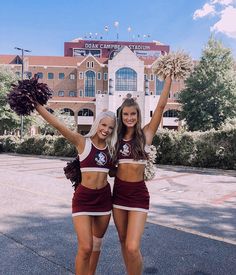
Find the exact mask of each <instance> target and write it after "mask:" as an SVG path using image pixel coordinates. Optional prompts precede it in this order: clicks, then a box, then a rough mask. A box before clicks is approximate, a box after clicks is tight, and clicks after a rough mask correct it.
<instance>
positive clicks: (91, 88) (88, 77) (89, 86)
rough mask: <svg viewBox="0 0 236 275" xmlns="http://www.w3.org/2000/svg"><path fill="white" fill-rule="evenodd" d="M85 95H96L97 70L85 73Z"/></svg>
mask: <svg viewBox="0 0 236 275" xmlns="http://www.w3.org/2000/svg"><path fill="white" fill-rule="evenodd" d="M84 96H88V97H94V96H95V72H93V71H87V72H86V73H85V87H84Z"/></svg>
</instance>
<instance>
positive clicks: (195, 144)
mask: <svg viewBox="0 0 236 275" xmlns="http://www.w3.org/2000/svg"><path fill="white" fill-rule="evenodd" d="M153 145H155V146H156V148H157V158H156V163H159V164H168V165H184V166H195V167H206V168H222V169H233V170H236V128H233V127H231V128H228V129H227V128H226V129H223V130H218V131H215V130H211V131H207V132H176V131H171V130H162V131H160V132H158V134H157V135H156V136H155V137H154V140H153ZM0 152H13V153H21V154H35V155H48V156H62V157H75V156H76V154H77V152H76V149H75V147H74V146H73V145H72V144H70V143H69V142H68V141H67V140H66V139H65V138H63V137H61V136H50V135H47V136H45V135H44V136H42V135H41V136H40V135H38V136H33V137H25V138H24V139H23V140H22V141H20V139H19V138H18V137H16V136H0Z"/></svg>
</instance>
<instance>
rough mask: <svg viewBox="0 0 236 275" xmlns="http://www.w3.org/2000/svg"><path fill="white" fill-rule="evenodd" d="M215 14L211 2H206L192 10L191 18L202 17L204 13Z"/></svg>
mask: <svg viewBox="0 0 236 275" xmlns="http://www.w3.org/2000/svg"><path fill="white" fill-rule="evenodd" d="M213 14H215V7H214V6H213V5H211V4H208V3H206V4H205V5H204V6H203V7H202V8H201V9H198V10H196V11H195V12H194V15H193V19H194V20H196V19H198V18H201V17H204V16H206V15H213Z"/></svg>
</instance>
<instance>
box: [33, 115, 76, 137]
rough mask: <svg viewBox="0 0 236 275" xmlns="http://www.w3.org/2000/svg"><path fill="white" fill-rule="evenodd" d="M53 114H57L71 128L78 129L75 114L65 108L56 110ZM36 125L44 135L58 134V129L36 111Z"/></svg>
mask: <svg viewBox="0 0 236 275" xmlns="http://www.w3.org/2000/svg"><path fill="white" fill-rule="evenodd" d="M53 115H54V116H56V117H57V118H58V119H59V120H60V121H62V122H63V123H64V124H65V125H66V126H67V127H68V128H70V129H71V130H74V129H76V124H75V119H74V116H71V115H70V113H68V112H65V111H63V110H55V111H54V112H53ZM33 124H34V125H35V126H37V127H39V129H40V132H41V133H42V134H43V135H46V134H50V135H58V134H59V133H58V131H57V130H56V129H55V128H53V127H52V126H51V125H50V124H49V123H47V122H46V121H45V120H44V119H43V118H42V117H41V116H40V115H38V114H37V113H35V115H34V123H33Z"/></svg>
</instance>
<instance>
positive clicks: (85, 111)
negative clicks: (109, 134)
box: [78, 108, 93, 116]
mask: <svg viewBox="0 0 236 275" xmlns="http://www.w3.org/2000/svg"><path fill="white" fill-rule="evenodd" d="M78 116H93V111H91V110H90V109H87V108H84V109H81V110H80V111H79V112H78Z"/></svg>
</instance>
